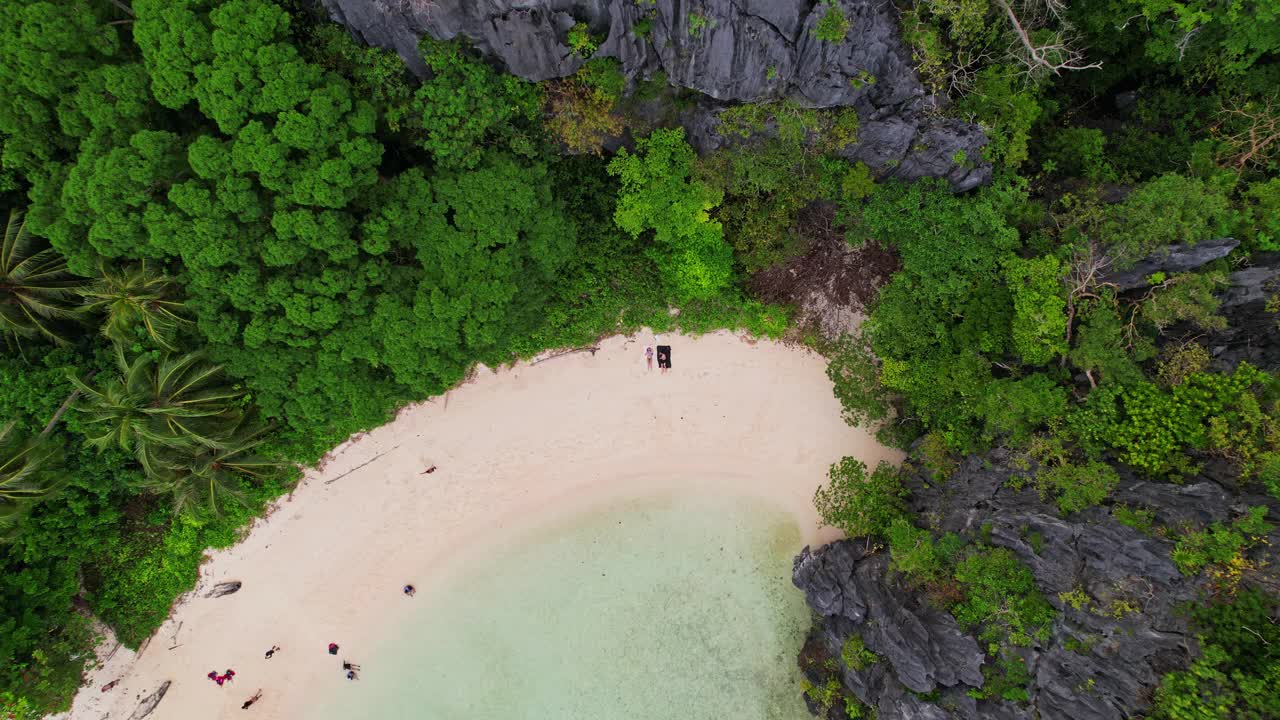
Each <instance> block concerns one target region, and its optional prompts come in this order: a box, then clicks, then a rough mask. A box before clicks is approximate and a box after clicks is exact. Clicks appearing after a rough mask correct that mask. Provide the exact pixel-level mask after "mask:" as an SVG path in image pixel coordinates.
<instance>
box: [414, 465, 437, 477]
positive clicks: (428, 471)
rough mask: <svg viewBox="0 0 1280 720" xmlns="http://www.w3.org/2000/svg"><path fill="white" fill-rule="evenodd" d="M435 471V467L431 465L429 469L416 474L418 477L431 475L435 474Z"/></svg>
mask: <svg viewBox="0 0 1280 720" xmlns="http://www.w3.org/2000/svg"><path fill="white" fill-rule="evenodd" d="M435 471H436V466H435V465H432V466H431V467H429V468H427V469H426V470H423V471H422V472H420V473H418V474H419V475H430V474H431V473H433V472H435Z"/></svg>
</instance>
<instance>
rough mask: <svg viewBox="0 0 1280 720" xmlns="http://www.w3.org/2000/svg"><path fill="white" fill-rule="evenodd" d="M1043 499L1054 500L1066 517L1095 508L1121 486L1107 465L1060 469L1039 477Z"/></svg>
mask: <svg viewBox="0 0 1280 720" xmlns="http://www.w3.org/2000/svg"><path fill="white" fill-rule="evenodd" d="M1035 481H1036V487H1037V488H1038V489H1039V490H1040V495H1041V497H1049V496H1052V497H1053V498H1055V500H1056V502H1057V503H1058V510H1059V511H1061V512H1062V513H1063V514H1064V515H1066V514H1070V513H1073V512H1079V511H1081V510H1084V509H1085V508H1088V507H1093V506H1094V505H1097V504H1099V503H1101V502H1102V501H1103V500H1106V499H1107V496H1108V495H1109V494H1111V491H1112V490H1114V489H1115V488H1116V486H1117V485H1119V484H1120V476H1119V475H1118V474H1117V473H1116V471H1115V468H1113V467H1111V466H1110V465H1108V464H1106V463H1104V462H1089V463H1087V464H1085V465H1059V466H1057V467H1052V468H1048V469H1044V470H1041V471H1040V472H1038V473H1036V480H1035Z"/></svg>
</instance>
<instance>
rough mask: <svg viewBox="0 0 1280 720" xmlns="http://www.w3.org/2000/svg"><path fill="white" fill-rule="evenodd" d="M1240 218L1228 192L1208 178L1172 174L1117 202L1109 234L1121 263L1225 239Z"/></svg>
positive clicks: (1109, 221)
mask: <svg viewBox="0 0 1280 720" xmlns="http://www.w3.org/2000/svg"><path fill="white" fill-rule="evenodd" d="M1235 222H1236V214H1235V211H1234V210H1233V209H1232V207H1231V202H1230V200H1228V198H1227V196H1226V194H1225V193H1223V192H1222V191H1221V190H1220V189H1218V188H1217V187H1215V186H1214V185H1213V184H1211V183H1209V182H1208V181H1205V180H1200V179H1197V178H1192V177H1187V176H1185V175H1179V174H1176V173H1167V174H1165V175H1161V176H1160V177H1158V178H1156V179H1154V180H1151V181H1150V182H1147V183H1145V184H1143V185H1142V186H1141V187H1139V188H1138V189H1137V190H1135V191H1134V192H1133V193H1132V194H1131V195H1129V196H1128V197H1127V198H1125V200H1124V202H1121V203H1118V204H1116V205H1114V206H1113V207H1112V208H1111V210H1110V212H1109V215H1108V218H1107V220H1106V222H1105V225H1104V228H1103V232H1104V235H1105V238H1106V243H1107V245H1108V247H1109V248H1110V249H1111V250H1112V252H1113V253H1115V255H1116V257H1117V260H1118V262H1119V264H1120V265H1122V266H1123V265H1126V264H1131V263H1133V262H1136V261H1137V260H1139V259H1141V258H1142V257H1143V256H1145V255H1147V254H1149V253H1152V252H1154V251H1156V250H1159V249H1160V248H1163V247H1165V246H1167V245H1173V244H1176V243H1183V244H1187V245H1194V244H1196V243H1198V242H1201V241H1203V240H1212V239H1215V238H1220V237H1223V236H1224V235H1226V234H1227V233H1228V232H1230V230H1231V228H1232V227H1233V225H1234V223H1235Z"/></svg>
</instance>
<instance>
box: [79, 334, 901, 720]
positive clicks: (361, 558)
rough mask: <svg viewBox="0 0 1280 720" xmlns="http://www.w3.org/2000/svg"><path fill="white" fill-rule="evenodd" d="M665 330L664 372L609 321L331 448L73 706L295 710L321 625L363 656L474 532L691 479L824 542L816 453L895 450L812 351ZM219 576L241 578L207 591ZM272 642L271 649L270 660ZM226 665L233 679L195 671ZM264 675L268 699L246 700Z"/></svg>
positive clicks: (172, 713) (463, 551) (232, 712)
mask: <svg viewBox="0 0 1280 720" xmlns="http://www.w3.org/2000/svg"><path fill="white" fill-rule="evenodd" d="M662 343H663V344H670V345H672V346H673V347H674V350H673V359H674V365H675V367H674V369H673V370H672V371H671V372H670V373H669V374H666V375H663V374H660V373H659V372H658V370H657V368H656V367H655V369H654V370H653V371H652V372H649V371H647V370H646V369H645V362H644V357H643V350H644V347H645V346H646V345H656V344H657V343H656V342H654V338H653V336H652V335H651V334H649V333H644V334H642V335H639V336H636V337H631V338H624V337H614V338H610V339H608V340H605V341H603V342H602V343H601V344H600V348H599V351H598V352H596V353H595V354H594V355H591V354H587V353H575V354H569V355H562V356H558V357H550V358H547V359H543V360H541V361H537V362H534V363H532V364H530V363H521V364H520V365H518V366H516V367H514V368H510V369H504V370H501V371H499V372H497V373H494V372H491V371H489V370H486V369H483V368H482V369H481V370H480V371H479V372H478V373H477V376H476V378H475V379H474V380H473V381H471V382H469V383H467V384H465V385H463V386H461V387H459V388H456V389H454V390H453V391H451V392H450V393H448V394H447V395H446V396H444V397H439V398H434V399H432V400H430V401H427V402H425V403H422V404H419V405H416V406H413V407H410V408H406V409H405V410H403V411H402V412H401V413H400V414H399V416H398V417H397V418H396V420H395V421H394V422H392V423H390V424H388V425H386V426H383V427H381V428H378V429H377V430H374V431H372V432H370V433H368V434H366V435H364V436H361V437H358V438H355V439H353V440H352V441H350V442H348V443H345V444H343V445H342V446H339V447H338V448H336V449H335V450H334V451H333V452H332V453H331V454H330V455H329V457H328V459H327V460H326V461H325V463H323V467H322V468H319V469H313V470H311V471H309V472H307V474H306V478H305V480H304V481H303V483H302V484H301V485H300V486H299V487H298V488H297V490H295V491H294V492H293V494H292V496H291V497H288V498H285V499H282V500H281V502H280V503H279V504H278V506H277V507H276V508H275V510H274V512H272V513H271V514H270V515H269V516H268V517H267V518H266V519H264V520H260V521H259V522H258V523H257V524H256V525H255V527H254V528H253V530H252V532H250V533H249V535H248V537H247V538H246V539H245V540H244V541H243V542H242V543H240V544H239V545H237V546H236V547H234V548H232V549H230V550H227V551H225V552H219V553H216V554H214V556H213V558H212V560H210V561H209V562H208V563H207V564H206V565H205V566H204V567H203V571H202V574H201V581H200V586H199V587H198V588H197V589H196V591H195V592H193V593H191V594H190V595H188V596H187V597H186V598H185V599H184V600H183V601H182V602H181V603H180V604H179V605H178V607H176V608H175V610H174V613H173V615H172V617H171V618H170V619H169V621H168V622H166V623H165V625H164V626H163V627H162V628H161V629H160V630H159V631H158V632H157V633H156V634H155V635H154V636H153V637H152V638H151V640H150V642H149V643H148V644H147V645H146V646H145V647H144V648H143V650H142V652H141V653H139V654H138V655H137V656H136V657H134V655H133V653H130V652H128V651H127V650H123V649H122V650H119V651H118V652H116V653H115V656H114V657H112V659H111V662H109V663H107V664H106V665H104V666H103V667H102V668H101V669H100V670H98V671H96V672H94V673H93V676H92V677H91V684H90V685H88V686H87V687H86V688H85V689H84V691H83V692H81V693H80V696H79V697H78V698H77V702H76V706H75V708H74V709H73V712H72V715H71V716H72V717H73V718H76V720H81V719H83V720H102V718H104V717H107V716H108V713H109V717H110V718H111V719H112V720H117V719H119V720H123V719H125V718H128V717H130V715H131V714H132V713H133V712H134V709H135V708H136V707H137V704H138V701H139V699H140V698H142V697H145V696H146V695H148V694H150V693H152V692H153V691H154V690H155V689H156V688H157V687H159V686H160V685H161V683H163V682H164V681H166V680H170V681H172V685H171V687H170V689H169V692H168V694H167V695H166V696H165V698H164V700H163V701H162V702H161V703H160V705H159V706H158V707H157V709H156V710H155V712H154V713H152V714H151V715H150V716H149V717H150V718H154V719H155V720H168V719H173V720H200V719H202V718H244V717H256V718H260V719H263V718H290V719H292V718H305V717H306V716H307V712H306V710H307V708H308V700H309V698H313V697H315V695H316V694H317V693H325V692H331V691H332V689H333V687H334V685H335V684H336V683H339V684H340V683H342V682H345V680H343V679H342V677H341V674H340V672H339V671H338V670H337V669H336V664H337V660H338V659H336V658H333V657H331V656H329V655H328V654H327V653H326V652H325V648H326V646H327V644H328V643H329V642H330V641H333V642H337V643H339V644H340V645H341V646H342V653H341V654H342V655H343V656H348V657H351V658H352V659H354V660H357V661H360V662H363V663H364V664H365V665H366V672H368V667H367V666H369V665H371V664H373V662H371V661H374V660H375V659H374V658H370V657H368V654H367V653H366V652H364V649H365V648H367V647H370V646H372V645H374V640H373V639H374V638H376V637H379V633H387V632H394V631H395V630H394V629H395V627H396V623H397V622H399V621H400V620H401V619H403V618H404V617H405V615H406V614H407V613H408V612H410V611H411V610H412V609H413V605H412V603H413V602H414V600H412V599H409V598H405V597H404V596H403V595H402V594H401V591H400V588H401V586H402V585H404V584H405V583H406V582H411V583H414V584H415V585H417V586H418V587H419V588H423V587H425V586H427V585H428V584H430V583H433V582H438V581H439V580H440V579H441V578H442V577H444V576H445V575H446V573H447V572H449V571H450V567H456V566H457V565H458V561H459V560H467V559H479V560H480V561H481V562H483V553H484V545H485V542H486V539H493V538H497V537H503V536H509V535H508V534H509V533H512V532H519V531H520V530H522V529H528V528H529V527H530V526H534V525H537V524H539V523H547V522H552V521H554V520H555V519H556V518H558V517H563V516H565V515H567V514H570V513H574V512H578V511H582V510H584V509H588V508H590V507H591V506H593V505H597V504H603V503H607V502H609V501H610V500H611V499H617V498H620V497H631V496H639V495H643V494H645V493H650V492H655V491H658V490H662V489H666V488H668V487H669V486H670V485H671V484H687V483H698V484H700V485H704V486H706V487H710V488H720V487H723V489H724V491H725V492H726V493H744V494H749V495H753V496H758V497H761V498H764V499H767V500H769V501H770V502H773V503H776V504H777V506H778V507H780V508H782V509H785V510H786V511H788V512H790V513H791V514H793V515H794V516H795V518H796V521H797V523H798V524H799V525H800V527H801V532H802V535H803V537H804V540H805V541H806V542H809V543H821V542H825V541H827V540H830V539H832V538H833V537H834V536H835V533H834V531H832V530H831V529H829V528H828V529H825V530H820V529H819V527H818V520H817V517H816V515H815V513H814V510H813V506H812V498H813V492H814V489H815V488H816V487H817V486H819V485H820V484H821V483H822V482H823V481H824V479H825V473H826V470H827V467H828V466H829V465H830V464H831V463H832V462H834V461H836V460H838V459H839V458H840V457H842V456H844V455H853V456H856V457H859V458H861V459H863V460H864V461H865V462H867V463H868V464H869V465H874V464H875V463H876V462H877V461H879V460H881V459H888V460H891V461H896V460H898V459H899V458H898V456H897V454H896V453H894V452H893V451H890V450H888V449H886V448H883V447H881V446H880V445H878V444H877V443H876V442H875V440H874V438H872V437H871V436H870V435H869V434H868V433H867V432H866V431H865V430H863V429H859V428H851V427H848V426H847V425H845V424H844V422H843V421H842V420H841V418H840V408H839V405H838V403H837V402H836V400H835V399H834V397H833V396H832V393H831V385H830V383H829V381H828V380H827V378H826V375H825V372H824V369H825V363H824V361H823V359H822V358H821V357H819V356H817V355H816V354H813V353H811V352H808V351H806V350H803V349H798V348H794V347H788V346H784V345H781V344H777V343H772V342H766V341H760V342H755V341H751V340H746V339H742V338H739V337H738V336H736V335H733V334H730V333H718V334H713V335H708V336H703V337H700V338H696V339H694V338H687V337H682V336H678V335H664V336H662ZM432 465H435V466H436V467H437V468H438V469H437V470H436V471H435V472H434V473H431V474H422V473H423V471H424V470H425V469H426V468H428V467H431V466H432ZM796 549H797V550H799V548H796ZM228 580H239V581H241V582H243V583H244V586H243V589H242V590H240V592H238V593H236V594H235V595H231V596H228V597H223V598H218V599H208V598H205V597H204V595H205V593H206V592H207V591H208V589H209V588H210V587H212V585H213V584H215V583H217V582H222V581H228ZM273 644H277V645H280V646H281V647H282V649H281V650H280V651H279V652H278V653H276V655H275V657H274V658H273V659H271V660H265V659H264V658H263V653H264V652H265V651H266V650H267V649H268V648H269V647H271V646H272V645H273ZM229 667H230V668H234V669H235V670H236V672H237V679H236V681H235V682H234V683H232V684H230V685H228V686H225V687H218V686H216V685H215V684H214V683H213V682H211V681H210V680H208V679H207V678H206V677H205V675H206V673H208V672H209V671H210V670H217V671H219V672H221V671H223V670H225V669H226V668H229ZM117 677H121V678H122V679H121V682H120V684H119V685H118V686H117V687H116V688H115V689H113V690H112V691H111V692H109V693H105V694H104V693H101V692H100V690H99V689H100V688H101V686H102V684H103V683H105V682H108V681H109V680H112V679H115V678H117ZM258 688H262V690H263V697H262V700H260V701H259V702H258V703H257V704H256V705H254V706H253V708H252V714H251V715H250V714H246V713H243V712H241V709H240V704H241V703H242V702H243V701H244V700H245V699H247V698H248V697H249V696H250V695H252V694H253V693H254V691H255V690H257V689H258Z"/></svg>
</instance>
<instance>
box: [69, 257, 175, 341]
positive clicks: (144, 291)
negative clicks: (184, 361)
mask: <svg viewBox="0 0 1280 720" xmlns="http://www.w3.org/2000/svg"><path fill="white" fill-rule="evenodd" d="M178 292H179V290H178V287H177V284H176V283H175V282H174V281H173V279H172V278H170V277H168V276H167V275H164V274H162V273H160V272H158V271H156V270H155V268H154V266H152V267H148V266H147V264H146V263H145V262H144V263H141V264H139V265H135V266H131V267H125V268H122V269H119V270H116V269H107V268H103V270H102V272H101V274H100V276H99V278H98V279H97V280H95V281H94V282H93V284H92V285H90V286H89V287H88V288H86V289H85V291H84V294H85V309H86V310H87V311H89V312H91V313H99V314H101V315H102V316H103V319H102V334H103V336H105V337H106V338H107V339H109V340H111V341H112V342H116V343H120V344H122V345H127V344H128V343H131V342H133V341H135V340H136V339H137V338H138V336H137V334H136V333H137V330H138V329H139V328H141V329H142V330H143V332H145V333H146V336H147V337H148V338H150V339H151V341H152V342H154V343H155V344H156V345H158V346H160V347H161V348H164V349H165V350H169V351H170V352H176V351H177V349H178V348H177V347H176V346H175V345H174V342H173V340H174V333H175V332H176V330H177V328H178V326H179V325H180V324H182V323H184V322H187V320H186V318H184V317H183V316H182V311H183V305H184V303H183V301H182V300H180V299H178Z"/></svg>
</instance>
